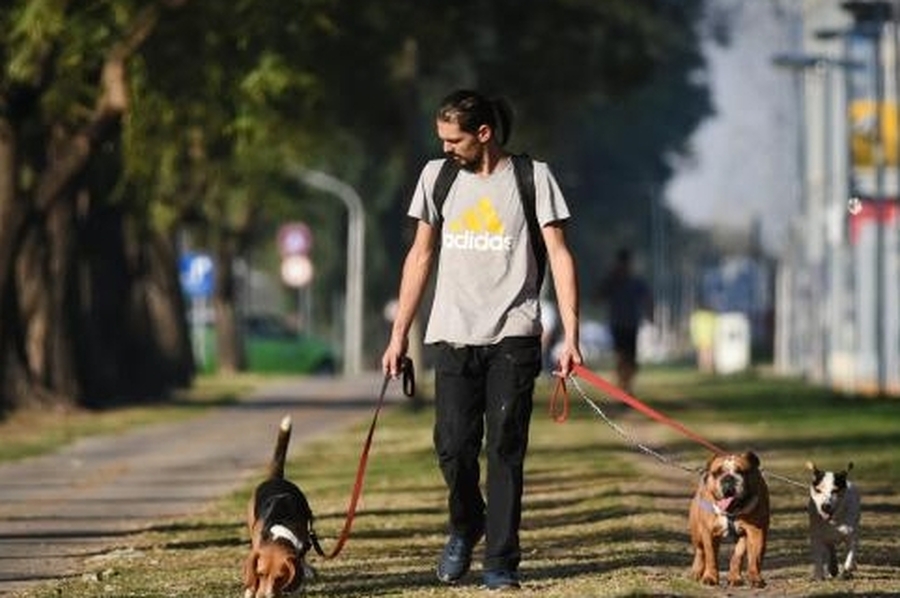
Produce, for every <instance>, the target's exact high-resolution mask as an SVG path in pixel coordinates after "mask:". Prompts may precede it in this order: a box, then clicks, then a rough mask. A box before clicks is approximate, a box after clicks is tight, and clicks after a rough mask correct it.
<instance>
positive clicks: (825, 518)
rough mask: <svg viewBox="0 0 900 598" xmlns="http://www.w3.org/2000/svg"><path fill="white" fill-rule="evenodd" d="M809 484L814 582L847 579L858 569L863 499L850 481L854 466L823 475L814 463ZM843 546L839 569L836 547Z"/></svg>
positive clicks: (810, 536) (851, 464)
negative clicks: (842, 559)
mask: <svg viewBox="0 0 900 598" xmlns="http://www.w3.org/2000/svg"><path fill="white" fill-rule="evenodd" d="M806 467H807V468H808V469H809V470H810V471H812V473H813V478H812V481H811V482H810V484H809V505H808V509H807V510H808V511H809V542H810V549H811V554H812V561H813V579H818V580H821V579H825V569H826V567H827V569H828V573H829V575H831V577H836V576H837V575H838V574H839V573H840V576H841V578H843V579H848V578H850V577H851V576H852V575H853V571H854V570H855V569H856V552H857V550H858V546H859V516H860V498H859V491H858V490H857V488H856V486H855V485H854V484H853V483H851V482H850V481H849V480H848V479H847V473H848V472H849V471H850V470H851V469H853V463H849V464H848V465H847V469H846V470H844V471H822V470H820V469H819V468H818V467H816V466H815V465H814V464H813V463H812V462H807V464H806ZM838 545H844V547H845V548H846V551H847V553H846V556H845V558H844V562H843V565H842V566H841V567H840V568H838V558H837V547H838Z"/></svg>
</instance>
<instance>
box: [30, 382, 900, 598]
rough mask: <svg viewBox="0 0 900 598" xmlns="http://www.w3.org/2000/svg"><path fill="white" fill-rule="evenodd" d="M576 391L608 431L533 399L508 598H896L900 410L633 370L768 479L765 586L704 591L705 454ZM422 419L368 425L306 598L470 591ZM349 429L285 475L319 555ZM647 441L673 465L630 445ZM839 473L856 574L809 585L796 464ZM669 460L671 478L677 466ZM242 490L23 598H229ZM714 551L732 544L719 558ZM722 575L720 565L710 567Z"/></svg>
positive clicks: (798, 390)
mask: <svg viewBox="0 0 900 598" xmlns="http://www.w3.org/2000/svg"><path fill="white" fill-rule="evenodd" d="M581 388H582V389H583V390H584V392H585V394H586V395H587V396H588V397H589V398H591V399H592V400H594V401H598V404H599V406H600V408H601V409H602V410H603V412H604V413H605V414H607V415H608V416H609V417H610V418H611V419H612V420H613V421H614V422H615V424H616V425H618V426H619V427H620V428H621V430H622V433H621V434H620V433H617V432H616V431H614V430H613V428H612V427H611V426H609V425H608V424H606V423H605V422H604V420H603V419H602V418H601V417H600V416H599V415H598V414H597V413H596V412H595V411H594V410H593V409H592V408H591V407H590V406H589V405H587V403H586V402H585V401H583V397H582V395H581V394H580V392H579V390H578V389H576V388H573V389H571V392H570V394H571V400H572V405H571V407H572V408H571V413H570V417H569V420H568V421H567V422H565V423H563V424H557V423H554V422H553V421H552V420H551V419H550V418H549V416H548V415H547V403H548V400H549V397H550V395H551V389H550V388H549V387H548V386H546V385H544V384H542V385H541V386H539V388H538V391H537V393H536V398H537V401H536V405H535V415H534V418H533V424H532V434H531V444H530V450H529V457H528V460H527V461H526V467H527V474H526V496H525V512H524V520H523V527H522V546H523V550H524V555H523V563H522V570H521V572H522V576H523V581H524V588H523V592H521V593H520V595H522V596H541V597H573V598H574V597H578V598H583V597H586V596H720V595H730V596H734V595H737V596H741V595H752V596H775V595H777V596H822V597H824V596H847V595H860V596H863V595H865V596H891V595H900V556H898V552H897V549H896V538H897V537H898V535H900V517H898V515H900V492H898V490H900V470H898V468H897V467H896V455H897V453H896V446H897V442H898V440H900V432H898V429H897V424H896V422H897V421H900V401H897V400H891V399H887V400H873V399H864V398H857V397H841V396H837V395H834V394H833V393H831V392H828V391H826V390H822V389H817V388H812V387H809V386H806V385H804V384H803V383H801V382H799V381H792V380H778V379H773V378H767V377H764V376H756V375H749V376H746V377H739V378H725V379H716V378H709V377H702V376H699V375H698V374H696V373H694V372H690V371H687V370H674V369H673V370H669V369H658V370H650V369H648V370H647V371H646V372H644V373H642V377H641V379H640V380H639V384H638V393H639V396H640V397H641V398H642V399H643V400H645V401H646V402H648V403H650V404H652V405H653V406H654V407H655V408H656V409H658V410H660V411H662V412H663V413H666V414H667V415H669V416H671V417H673V418H675V419H677V420H679V421H680V422H681V423H683V424H685V425H686V426H688V427H689V428H691V429H692V430H694V431H695V432H697V433H699V434H701V435H703V436H704V437H705V438H707V439H708V440H710V441H711V442H713V443H715V444H718V445H721V446H724V447H725V448H727V449H734V450H743V449H745V448H752V449H753V450H755V451H757V452H758V454H759V455H760V457H761V459H762V461H763V466H764V468H765V469H766V471H767V472H768V473H769V474H770V476H772V475H775V476H779V477H780V478H784V479H786V480H788V481H781V480H780V479H777V478H773V477H770V479H769V486H770V489H771V494H772V506H773V524H772V531H771V534H770V541H769V550H768V554H767V557H766V562H765V566H764V574H765V577H766V578H767V580H768V583H769V585H768V587H767V588H766V589H765V590H762V591H758V590H751V589H743V588H742V589H737V590H726V589H724V588H704V587H701V586H700V585H698V584H697V583H695V582H693V581H690V580H689V579H688V578H687V570H688V567H689V565H690V560H691V553H690V548H689V545H688V537H687V530H686V520H687V506H688V502H689V500H690V496H691V495H692V493H693V490H694V487H695V484H696V476H695V474H694V473H693V472H690V471H685V469H692V468H694V467H697V466H699V465H701V464H702V462H703V461H704V460H705V459H706V457H707V456H708V453H707V452H706V450H705V449H703V448H702V447H699V446H698V445H697V444H696V443H694V442H692V441H690V440H688V439H686V438H685V437H683V436H681V435H680V434H678V433H677V432H675V431H673V430H671V429H669V428H667V427H665V426H663V425H661V424H659V423H656V422H653V421H650V420H648V419H647V418H646V417H645V416H643V415H641V414H638V413H636V412H634V411H632V410H629V409H627V408H625V407H623V406H621V405H619V404H610V403H609V402H602V397H601V396H600V395H599V393H597V392H596V391H593V390H592V389H591V388H590V387H588V386H586V385H585V384H584V383H583V382H582V383H581ZM431 424H432V414H431V411H430V409H423V410H418V411H414V410H411V409H407V408H395V409H392V410H389V411H388V412H386V413H384V414H383V415H382V417H381V419H380V420H379V427H378V429H377V431H376V434H375V440H374V445H373V449H372V453H371V456H370V460H369V469H368V472H367V477H366V485H365V489H364V493H363V499H362V501H361V505H360V511H359V514H358V516H357V519H356V521H355V523H354V527H353V533H352V535H351V538H350V541H349V542H348V543H347V545H346V546H345V548H344V551H343V552H342V553H341V554H340V555H339V556H338V557H337V558H336V559H333V560H329V561H325V560H323V559H321V558H319V557H313V558H312V559H311V562H312V564H313V565H314V566H315V567H316V568H317V569H318V572H319V578H318V580H317V581H315V582H314V583H312V584H310V585H309V586H308V587H307V591H306V595H307V596H311V597H315V596H329V597H339V598H356V597H371V596H409V597H412V596H423V597H427V596H450V597H454V598H468V597H470V596H482V595H484V591H483V590H482V589H480V588H479V587H478V582H479V577H478V575H477V574H478V572H479V569H480V567H479V565H478V564H477V559H478V557H479V556H480V554H481V552H480V548H479V549H478V550H476V563H475V565H474V566H473V569H474V571H473V573H472V574H470V576H469V577H467V578H466V580H465V581H464V583H462V584H461V585H459V586H457V587H453V588H447V587H443V586H440V585H439V584H438V583H437V582H436V580H435V579H434V574H433V566H434V563H435V559H436V556H437V554H438V553H439V552H440V549H441V547H442V545H443V542H444V540H445V536H444V529H445V528H444V526H445V512H444V488H443V482H442V480H441V479H440V474H439V472H438V470H437V466H436V463H435V459H434V456H433V453H432V450H431ZM365 432H366V429H365V427H356V428H353V429H351V430H347V431H346V432H345V433H342V434H339V435H336V436H335V437H332V438H330V439H328V440H327V441H321V442H318V443H315V444H310V445H306V446H304V449H303V450H302V451H301V453H300V456H299V457H298V458H297V459H296V460H294V461H293V462H291V463H290V466H289V470H288V474H289V475H290V476H291V477H292V478H293V479H295V480H297V481H298V482H299V483H300V485H301V487H302V488H303V490H304V492H305V493H306V494H307V496H308V498H309V500H310V503H311V505H312V507H313V510H314V511H315V513H316V516H317V523H316V528H317V531H318V533H319V536H320V538H321V540H322V542H323V545H324V548H325V550H326V551H328V550H330V548H331V547H332V546H333V543H334V540H335V538H336V536H337V535H338V533H339V531H340V529H341V527H342V525H343V523H344V515H345V510H346V506H347V501H348V499H349V491H350V488H351V486H352V481H353V477H354V475H355V472H356V466H357V462H358V459H359V451H360V449H361V446H362V442H363V439H364V436H365ZM635 442H640V443H644V444H648V445H651V446H652V447H653V448H654V449H656V450H657V451H659V453H660V454H661V455H662V456H663V457H665V458H666V459H668V460H670V461H671V463H669V462H664V461H660V460H658V459H656V458H653V457H651V456H647V455H645V454H644V453H642V452H640V451H639V450H637V449H636V448H635V447H634V445H633V444H634V443H635ZM807 460H813V461H815V462H817V464H819V465H820V466H822V467H824V468H828V469H834V468H842V467H844V466H845V465H846V464H847V462H849V461H853V462H854V463H855V468H854V470H853V473H852V475H851V478H852V479H854V480H855V482H856V483H857V484H858V485H859V486H860V488H861V490H862V495H863V503H864V507H863V531H862V543H861V555H860V569H859V571H858V573H857V575H856V577H855V578H854V579H853V580H850V581H825V582H818V583H815V582H811V581H809V571H810V566H809V563H808V558H807V540H806V514H805V505H806V491H805V488H801V487H797V486H795V485H794V484H793V483H791V482H794V483H799V484H805V483H806V480H807V472H806V470H805V468H804V463H805V462H806V461H807ZM673 464H674V466H673ZM249 493H250V488H247V489H245V491H244V492H241V493H238V494H237V495H234V496H230V497H227V498H225V499H223V500H222V501H220V502H218V503H216V504H215V505H212V506H211V507H210V509H209V510H208V511H207V512H206V513H204V514H203V515H202V516H199V517H196V518H192V519H190V520H186V521H171V522H162V523H160V524H159V525H158V526H157V527H155V528H153V529H151V530H149V531H148V532H146V533H144V534H141V535H139V536H136V537H133V538H128V539H127V541H125V542H123V544H122V545H121V546H120V547H119V549H118V550H115V551H112V552H109V553H105V554H102V555H98V556H96V557H93V558H92V559H89V560H88V561H87V562H86V563H85V572H86V573H85V575H84V576H82V577H78V578H74V579H70V580H68V581H64V582H56V583H52V584H47V585H45V586H42V587H40V588H36V589H35V590H33V591H29V592H28V593H25V594H21V596H23V597H27V598H49V597H51V596H52V597H56V596H66V597H68V598H93V597H101V596H103V597H107V596H115V597H126V596H134V597H145V598H151V597H153V598H155V597H160V598H162V597H181V596H184V597H188V596H190V597H197V596H237V595H240V593H241V589H240V580H239V572H240V565H241V562H242V560H243V558H244V556H245V554H246V550H247V548H246V546H247V542H246V541H247V537H246V532H245V530H244V529H243V525H242V523H241V522H242V517H243V509H244V506H245V503H246V500H247V498H248V496H249ZM725 548H730V545H727V546H726V547H725ZM722 562H723V564H724V558H723V559H722Z"/></svg>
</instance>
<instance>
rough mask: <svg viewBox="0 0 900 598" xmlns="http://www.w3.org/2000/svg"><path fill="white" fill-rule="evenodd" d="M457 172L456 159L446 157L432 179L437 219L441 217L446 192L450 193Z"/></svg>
mask: <svg viewBox="0 0 900 598" xmlns="http://www.w3.org/2000/svg"><path fill="white" fill-rule="evenodd" d="M457 173H459V164H457V163H456V160H452V159H450V158H447V159H445V160H444V163H443V164H441V170H440V172H438V175H437V178H436V179H435V181H434V191H433V192H432V200H434V207H435V209H436V210H437V213H438V218H439V219H443V214H442V213H441V210H442V209H443V207H444V200H445V199H447V194H448V193H450V187H452V186H453V182H454V181H455V180H456V175H457Z"/></svg>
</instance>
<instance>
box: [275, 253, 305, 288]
mask: <svg viewBox="0 0 900 598" xmlns="http://www.w3.org/2000/svg"><path fill="white" fill-rule="evenodd" d="M312 278H313V264H312V261H310V259H309V257H307V256H305V255H289V256H287V257H286V258H284V259H283V260H281V280H283V281H284V284H286V285H288V286H289V287H294V288H296V289H299V288H301V287H305V286H306V285H308V284H309V283H310V282H311V281H312Z"/></svg>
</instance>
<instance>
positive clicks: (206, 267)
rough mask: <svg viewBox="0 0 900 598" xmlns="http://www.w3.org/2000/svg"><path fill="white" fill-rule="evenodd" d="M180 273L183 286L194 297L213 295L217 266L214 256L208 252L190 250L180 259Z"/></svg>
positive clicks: (188, 294)
mask: <svg viewBox="0 0 900 598" xmlns="http://www.w3.org/2000/svg"><path fill="white" fill-rule="evenodd" d="M178 273H179V278H180V279H181V288H182V289H183V290H184V293H185V294H186V295H187V296H188V297H191V298H193V299H205V298H208V297H211V296H212V292H213V284H214V281H215V279H214V277H213V276H214V273H215V267H214V263H213V260H212V258H211V257H210V256H209V255H208V254H206V253H194V252H188V253H184V254H182V255H181V258H180V259H179V260H178Z"/></svg>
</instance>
